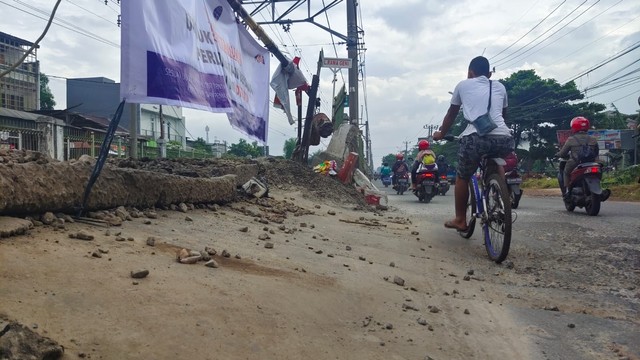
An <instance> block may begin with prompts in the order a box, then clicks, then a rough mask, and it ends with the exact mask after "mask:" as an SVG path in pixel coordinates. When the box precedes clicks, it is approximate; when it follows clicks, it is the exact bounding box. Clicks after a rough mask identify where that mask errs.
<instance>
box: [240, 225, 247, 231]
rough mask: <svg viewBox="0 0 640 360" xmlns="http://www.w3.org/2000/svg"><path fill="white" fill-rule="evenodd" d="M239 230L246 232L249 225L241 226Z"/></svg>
mask: <svg viewBox="0 0 640 360" xmlns="http://www.w3.org/2000/svg"><path fill="white" fill-rule="evenodd" d="M240 231H241V232H248V231H249V227H248V226H245V227H241V228H240Z"/></svg>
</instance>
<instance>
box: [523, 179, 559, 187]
mask: <svg viewBox="0 0 640 360" xmlns="http://www.w3.org/2000/svg"><path fill="white" fill-rule="evenodd" d="M522 188H524V189H554V188H559V185H558V178H555V177H545V178H540V179H534V178H531V179H526V180H524V181H523V182H522Z"/></svg>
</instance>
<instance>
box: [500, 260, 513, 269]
mask: <svg viewBox="0 0 640 360" xmlns="http://www.w3.org/2000/svg"><path fill="white" fill-rule="evenodd" d="M502 265H503V266H504V267H506V268H507V269H513V267H514V265H513V261H505V262H503V263H502Z"/></svg>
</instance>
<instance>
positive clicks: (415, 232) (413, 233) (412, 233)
mask: <svg viewBox="0 0 640 360" xmlns="http://www.w3.org/2000/svg"><path fill="white" fill-rule="evenodd" d="M411 235H420V233H419V232H417V231H412V232H411Z"/></svg>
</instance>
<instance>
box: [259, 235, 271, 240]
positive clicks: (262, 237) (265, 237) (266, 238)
mask: <svg viewBox="0 0 640 360" xmlns="http://www.w3.org/2000/svg"><path fill="white" fill-rule="evenodd" d="M269 239H271V237H270V236H269V235H267V234H260V235H258V240H269Z"/></svg>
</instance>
